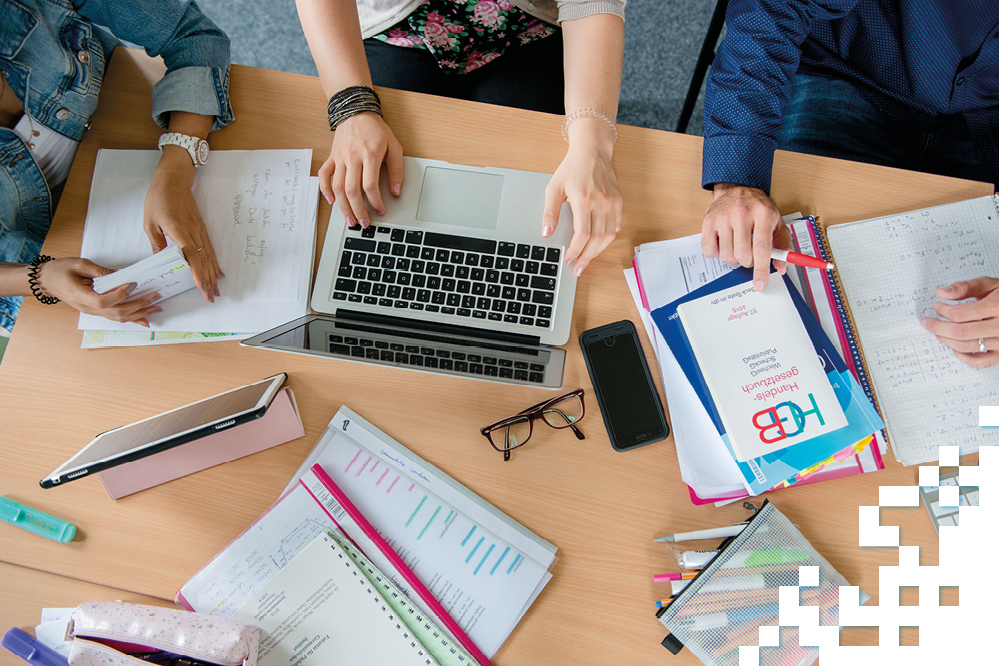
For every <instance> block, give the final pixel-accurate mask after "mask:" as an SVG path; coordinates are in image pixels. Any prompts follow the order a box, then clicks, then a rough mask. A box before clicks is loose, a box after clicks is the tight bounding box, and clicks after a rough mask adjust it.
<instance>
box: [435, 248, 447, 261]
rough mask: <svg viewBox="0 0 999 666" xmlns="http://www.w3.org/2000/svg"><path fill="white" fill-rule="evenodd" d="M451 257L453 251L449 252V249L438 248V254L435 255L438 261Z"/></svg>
mask: <svg viewBox="0 0 999 666" xmlns="http://www.w3.org/2000/svg"><path fill="white" fill-rule="evenodd" d="M450 258H451V253H450V252H448V251H447V250H437V255H436V256H435V257H434V259H435V260H436V261H441V262H444V261H447V260H448V259H450Z"/></svg>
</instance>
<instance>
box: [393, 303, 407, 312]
mask: <svg viewBox="0 0 999 666" xmlns="http://www.w3.org/2000/svg"><path fill="white" fill-rule="evenodd" d="M392 307H395V308H399V309H401V310H405V309H406V308H408V307H409V303H407V302H406V301H396V302H395V303H393V304H392Z"/></svg>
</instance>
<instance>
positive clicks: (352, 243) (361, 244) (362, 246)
mask: <svg viewBox="0 0 999 666" xmlns="http://www.w3.org/2000/svg"><path fill="white" fill-rule="evenodd" d="M387 244H388V243H385V245H387ZM377 245H378V244H377V243H375V241H373V240H368V239H367V238H355V237H354V236H347V238H345V239H344V241H343V249H345V250H359V251H361V252H374V251H375V247H376V246H377Z"/></svg>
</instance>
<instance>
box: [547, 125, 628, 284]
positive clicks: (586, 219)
mask: <svg viewBox="0 0 999 666" xmlns="http://www.w3.org/2000/svg"><path fill="white" fill-rule="evenodd" d="M612 154H613V143H611V144H610V149H609V150H608V149H606V148H604V149H600V148H595V147H593V146H590V145H588V144H586V143H584V142H578V143H570V144H569V151H568V152H567V153H566V155H565V159H563V160H562V164H560V165H559V167H558V169H557V170H556V171H555V175H554V176H552V179H551V181H550V182H549V183H548V187H547V188H546V189H545V211H544V215H543V216H542V219H541V235H542V236H544V237H545V238H548V237H549V236H551V235H552V234H553V233H555V228H556V227H557V226H558V217H559V211H560V210H561V209H562V202H564V201H568V202H569V207H570V208H572V224H573V227H574V229H575V233H574V234H573V235H572V242H571V243H570V244H569V247H568V249H567V250H566V253H565V264H566V265H567V266H571V265H572V264H573V262H575V264H576V266H575V272H576V275H577V276H578V275H582V274H583V270H584V269H585V268H586V266H587V265H588V264H589V263H590V262H591V261H592V260H593V258H594V257H596V256H597V255H598V254H600V253H601V252H603V250H604V248H606V247H607V246H608V245H610V242H611V241H612V240H614V236H615V234H617V232H618V231H620V230H621V214H622V211H623V208H624V200H623V199H622V197H621V191H620V190H619V189H618V186H617V176H616V175H615V173H614V165H613V163H612Z"/></svg>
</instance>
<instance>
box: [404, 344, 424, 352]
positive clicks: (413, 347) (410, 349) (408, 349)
mask: <svg viewBox="0 0 999 666" xmlns="http://www.w3.org/2000/svg"><path fill="white" fill-rule="evenodd" d="M405 352H406V353H407V354H419V353H420V347H419V346H418V345H406V348H405Z"/></svg>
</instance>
